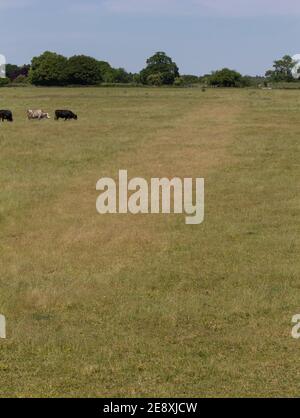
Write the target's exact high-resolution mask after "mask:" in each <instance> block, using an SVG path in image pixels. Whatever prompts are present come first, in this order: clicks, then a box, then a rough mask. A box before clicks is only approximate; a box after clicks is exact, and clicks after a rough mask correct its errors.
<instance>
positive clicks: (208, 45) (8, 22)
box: [0, 0, 300, 75]
mask: <svg viewBox="0 0 300 418" xmlns="http://www.w3.org/2000/svg"><path fill="white" fill-rule="evenodd" d="M45 50H50V51H54V52H58V53H61V54H63V55H66V56H71V55H74V54H86V55H91V56H93V57H95V58H97V59H100V60H105V61H108V62H109V63H110V64H111V65H113V66H114V67H124V68H125V69H126V70H128V71H131V72H137V71H140V70H141V69H142V68H143V67H144V66H145V61H146V59H147V58H148V57H149V56H151V55H153V53H155V52H156V51H165V52H166V53H167V54H168V55H170V56H171V57H172V58H173V60H174V61H175V62H176V63H177V65H178V66H179V69H180V72H181V74H196V75H201V74H206V73H209V72H211V71H213V70H217V69H220V68H223V67H229V68H232V69H235V70H238V71H240V72H242V73H243V74H249V75H262V74H264V73H265V71H266V70H268V69H269V68H271V67H272V63H273V61H274V60H275V59H278V58H280V57H282V56H283V55H285V54H290V55H294V54H297V53H300V1H299V0H51V1H49V2H44V1H41V0H0V54H3V55H5V56H6V59H7V61H8V62H10V63H16V64H24V63H30V61H31V58H32V57H33V56H36V55H39V54H41V53H42V52H44V51H45Z"/></svg>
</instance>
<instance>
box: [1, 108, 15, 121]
mask: <svg viewBox="0 0 300 418" xmlns="http://www.w3.org/2000/svg"><path fill="white" fill-rule="evenodd" d="M0 120H2V122H4V121H5V120H7V121H9V122H13V115H12V113H11V111H10V110H0Z"/></svg>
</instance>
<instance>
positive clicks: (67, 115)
mask: <svg viewBox="0 0 300 418" xmlns="http://www.w3.org/2000/svg"><path fill="white" fill-rule="evenodd" d="M60 118H61V119H64V120H65V121H66V120H70V119H75V120H77V119H78V117H77V115H76V114H75V113H73V112H72V111H71V110H56V111H55V120H59V119H60Z"/></svg>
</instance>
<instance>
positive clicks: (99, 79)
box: [0, 51, 300, 87]
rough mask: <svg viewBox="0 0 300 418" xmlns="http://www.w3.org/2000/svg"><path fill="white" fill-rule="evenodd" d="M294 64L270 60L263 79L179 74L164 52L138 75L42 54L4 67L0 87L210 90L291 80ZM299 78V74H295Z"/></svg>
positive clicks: (82, 58)
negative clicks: (199, 87)
mask: <svg viewBox="0 0 300 418" xmlns="http://www.w3.org/2000/svg"><path fill="white" fill-rule="evenodd" d="M294 65H295V63H294V61H293V59H292V58H291V57H290V56H289V55H285V56H284V57H283V58H282V59H281V60H277V61H274V65H273V69H272V70H268V71H267V72H266V74H265V76H264V77H260V76H257V77H251V76H243V75H242V74H240V73H239V72H237V71H235V70H232V69H229V68H223V69H221V70H218V71H213V72H212V73H211V74H206V75H204V76H200V77H199V76H196V75H181V74H180V73H179V68H178V66H177V64H176V63H175V62H174V61H173V60H172V58H171V57H169V56H168V55H167V54H166V53H165V52H157V53H155V54H154V55H153V56H151V57H150V58H148V59H147V61H146V65H145V68H143V69H142V70H141V71H140V72H139V73H130V72H127V71H126V70H125V69H124V68H113V67H112V66H111V65H110V64H109V63H108V62H106V61H99V60H97V59H95V58H93V57H89V56H86V55H74V56H72V57H70V58H67V57H65V56H63V55H60V54H57V53H55V52H50V51H46V52H44V53H43V54H41V55H40V56H37V57H34V58H33V59H32V61H31V64H30V65H23V66H17V65H13V64H7V66H6V78H5V79H0V86H1V85H2V86H4V85H8V84H10V83H22V84H24V83H30V84H33V85H36V86H67V85H86V86H88V85H99V84H103V83H105V84H120V83H122V84H129V83H130V84H136V85H139V84H141V85H152V86H163V85H174V86H185V85H193V84H198V83H201V84H202V85H204V86H213V87H250V86H255V85H259V84H265V85H268V83H269V82H272V83H273V82H281V81H286V82H290V81H294V78H293V76H292V69H293V68H294ZM299 75H300V74H299Z"/></svg>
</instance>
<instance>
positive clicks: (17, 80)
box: [13, 74, 29, 84]
mask: <svg viewBox="0 0 300 418" xmlns="http://www.w3.org/2000/svg"><path fill="white" fill-rule="evenodd" d="M13 82H14V83H16V84H25V83H29V78H28V77H26V76H25V75H23V74H20V75H18V77H17V78H15V79H14V81H13Z"/></svg>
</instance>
